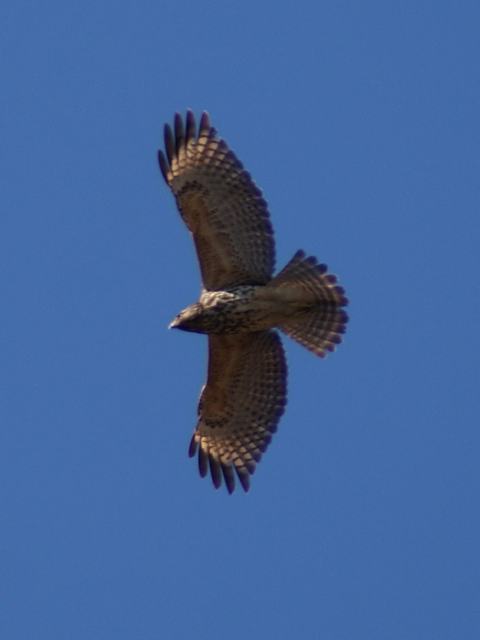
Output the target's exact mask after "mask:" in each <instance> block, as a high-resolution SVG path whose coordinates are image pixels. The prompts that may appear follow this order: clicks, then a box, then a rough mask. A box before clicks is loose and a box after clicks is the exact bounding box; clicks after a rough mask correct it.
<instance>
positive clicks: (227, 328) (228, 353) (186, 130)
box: [159, 111, 347, 493]
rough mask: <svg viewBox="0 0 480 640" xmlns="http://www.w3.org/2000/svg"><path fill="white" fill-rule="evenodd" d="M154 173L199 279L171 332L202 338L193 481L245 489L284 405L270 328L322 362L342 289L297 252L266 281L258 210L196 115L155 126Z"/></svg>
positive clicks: (282, 374)
mask: <svg viewBox="0 0 480 640" xmlns="http://www.w3.org/2000/svg"><path fill="white" fill-rule="evenodd" d="M165 149H166V156H167V157H166V158H165V156H164V155H163V153H162V152H159V162H160V169H161V171H162V174H163V176H164V178H165V180H166V182H167V184H168V185H169V186H170V188H171V189H172V191H173V193H174V195H175V198H176V201H177V205H178V208H179V210H180V213H181V215H182V217H183V219H184V221H185V223H186V224H187V227H188V228H189V230H190V232H191V233H192V235H193V239H194V243H195V247H196V249H197V255H198V258H199V262H200V270H201V273H202V280H203V290H202V293H201V295H200V298H199V300H198V302H196V303H194V304H192V305H190V306H188V307H187V308H186V309H184V310H183V311H181V312H180V313H179V314H178V315H177V316H176V318H174V320H173V321H172V323H171V324H170V326H171V327H173V328H179V329H183V330H185V331H193V332H196V333H204V334H208V336H209V364H208V376H207V383H206V385H205V386H204V388H203V389H202V393H201V397H200V401H199V406H198V418H199V419H198V423H197V427H196V429H195V432H194V435H193V437H192V441H191V444H190V455H195V453H197V452H198V460H199V468H200V474H201V475H202V476H204V475H206V474H207V472H208V470H209V469H210V473H211V476H212V480H213V483H214V485H215V486H216V487H219V486H220V485H221V482H222V478H223V479H224V481H225V483H226V486H227V489H228V491H229V492H230V493H231V492H232V491H233V489H234V487H235V474H234V471H235V472H236V475H237V477H238V478H239V480H240V483H241V484H242V486H243V488H244V489H245V490H248V488H249V484H250V475H251V474H252V473H253V472H254V470H255V467H256V463H257V462H259V460H260V458H261V456H262V454H263V452H264V451H265V450H266V448H267V446H268V444H269V442H270V440H271V434H272V433H273V432H274V431H275V430H276V427H277V424H278V420H279V418H280V416H281V415H282V413H283V411H284V408H285V404H286V377H287V367H286V362H285V356H284V351H283V347H282V344H281V341H280V338H279V336H278V333H277V332H276V331H275V329H280V330H281V331H283V332H284V333H286V334H287V335H289V336H290V337H292V338H293V339H294V340H296V341H297V342H299V343H300V344H302V345H303V346H305V347H306V348H307V349H310V350H311V351H313V352H314V353H316V354H317V355H319V356H321V357H323V356H324V355H325V354H326V353H327V352H329V351H333V350H334V349H335V347H336V345H337V344H338V343H339V342H340V341H341V335H342V334H343V332H344V331H345V325H346V322H347V315H346V313H345V311H344V310H343V309H342V307H343V306H345V305H346V304H347V299H346V298H345V296H344V291H343V288H342V287H339V286H338V285H337V284H336V278H335V276H333V275H331V274H329V273H328V272H327V267H326V265H324V264H318V263H317V260H316V259H315V258H313V257H306V256H305V253H304V252H303V251H297V253H296V254H295V255H294V256H293V258H292V259H291V260H290V262H289V263H288V264H287V265H286V266H285V267H284V269H283V270H282V271H280V273H278V274H277V275H276V276H273V268H274V261H275V249H274V241H273V230H272V226H271V224H270V220H269V214H268V209H267V205H266V202H265V200H264V199H263V197H262V195H261V192H260V190H259V189H258V188H257V187H256V186H255V184H254V183H253V181H252V180H251V178H250V176H249V174H248V173H247V172H246V171H244V170H243V167H242V165H241V163H240V162H239V161H238V160H237V158H236V157H235V156H234V154H233V153H232V152H231V151H230V150H229V149H228V147H227V145H226V144H225V142H223V140H219V139H218V138H217V136H216V132H215V130H214V129H213V128H212V127H211V126H210V121H209V118H208V115H207V114H206V113H204V114H203V115H202V119H201V122H200V128H199V130H198V133H197V130H196V126H195V121H194V117H193V114H192V112H191V111H188V112H187V118H186V126H185V127H184V123H183V120H182V119H181V117H180V116H179V115H178V114H177V115H176V116H175V127H174V131H173V132H172V130H171V129H170V127H169V126H168V125H167V126H166V127H165Z"/></svg>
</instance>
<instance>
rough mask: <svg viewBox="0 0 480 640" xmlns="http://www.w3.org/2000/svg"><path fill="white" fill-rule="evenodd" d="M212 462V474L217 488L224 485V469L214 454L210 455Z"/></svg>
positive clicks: (210, 461) (209, 458)
mask: <svg viewBox="0 0 480 640" xmlns="http://www.w3.org/2000/svg"><path fill="white" fill-rule="evenodd" d="M208 460H209V463H210V474H211V476H212V482H213V486H214V487H215V489H219V488H220V487H221V486H222V471H221V467H220V463H219V461H218V460H216V459H215V458H214V457H213V456H211V455H210V456H208Z"/></svg>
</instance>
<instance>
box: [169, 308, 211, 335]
mask: <svg viewBox="0 0 480 640" xmlns="http://www.w3.org/2000/svg"><path fill="white" fill-rule="evenodd" d="M203 325H204V322H203V307H202V305H201V304H199V303H198V302H195V303H194V304H191V305H189V306H188V307H186V308H185V309H183V311H180V313H179V314H178V315H176V316H175V318H174V319H173V320H172V322H171V323H170V324H169V325H168V328H169V329H182V331H194V332H195V333H205V329H204V327H203Z"/></svg>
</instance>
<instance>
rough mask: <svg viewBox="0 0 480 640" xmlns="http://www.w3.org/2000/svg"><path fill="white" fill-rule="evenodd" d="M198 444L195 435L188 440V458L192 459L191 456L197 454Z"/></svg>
mask: <svg viewBox="0 0 480 640" xmlns="http://www.w3.org/2000/svg"><path fill="white" fill-rule="evenodd" d="M197 447H198V443H197V440H196V438H195V434H193V436H192V439H191V440H190V444H189V446H188V456H189V457H190V458H193V456H194V455H195V454H196V453H197Z"/></svg>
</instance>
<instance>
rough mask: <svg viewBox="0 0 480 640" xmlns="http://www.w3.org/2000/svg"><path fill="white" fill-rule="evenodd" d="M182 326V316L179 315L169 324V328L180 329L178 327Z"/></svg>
mask: <svg viewBox="0 0 480 640" xmlns="http://www.w3.org/2000/svg"><path fill="white" fill-rule="evenodd" d="M179 326H180V318H179V317H178V316H176V317H175V318H174V319H173V320H172V321H171V322H170V324H169V325H168V328H169V329H178V327H179Z"/></svg>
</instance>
